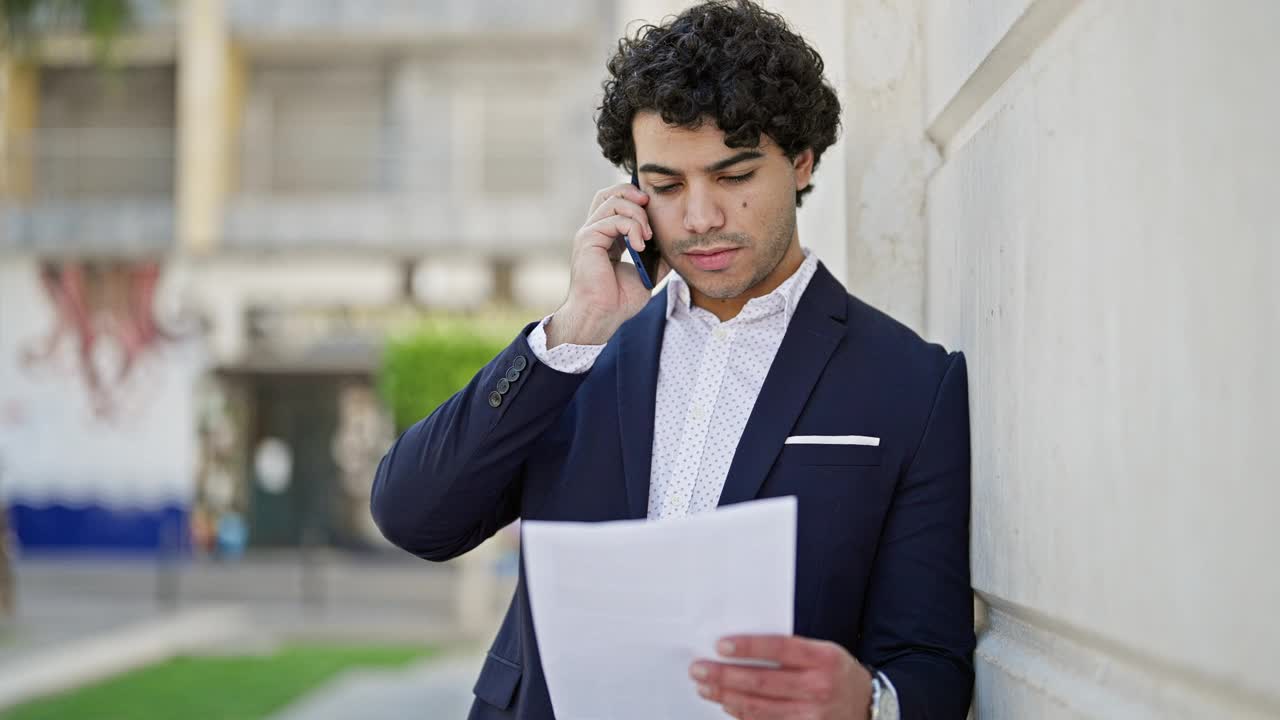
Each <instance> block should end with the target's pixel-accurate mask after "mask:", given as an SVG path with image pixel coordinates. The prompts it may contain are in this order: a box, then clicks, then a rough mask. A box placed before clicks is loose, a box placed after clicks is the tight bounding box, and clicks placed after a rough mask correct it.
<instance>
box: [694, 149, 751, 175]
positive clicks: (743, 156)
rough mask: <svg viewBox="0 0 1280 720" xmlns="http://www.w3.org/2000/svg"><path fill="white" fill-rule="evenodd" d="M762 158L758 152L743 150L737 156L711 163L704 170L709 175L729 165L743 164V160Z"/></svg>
mask: <svg viewBox="0 0 1280 720" xmlns="http://www.w3.org/2000/svg"><path fill="white" fill-rule="evenodd" d="M762 157H764V153H762V152H760V151H759V150H743V151H742V152H740V153H738V154H737V155H732V156H730V157H727V158H725V159H723V160H721V161H720V162H715V163H712V164H710V165H708V166H707V167H706V168H705V169H706V171H707V172H709V173H713V172H718V171H720V170H723V169H725V168H727V167H729V166H730V165H737V164H738V163H740V162H743V161H744V160H755V159H756V158H762Z"/></svg>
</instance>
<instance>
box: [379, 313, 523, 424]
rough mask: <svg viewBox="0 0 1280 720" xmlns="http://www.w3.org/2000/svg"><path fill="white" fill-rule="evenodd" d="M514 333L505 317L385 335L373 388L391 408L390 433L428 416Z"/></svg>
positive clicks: (430, 324) (434, 324)
mask: <svg viewBox="0 0 1280 720" xmlns="http://www.w3.org/2000/svg"><path fill="white" fill-rule="evenodd" d="M517 331H518V325H514V326H513V325H512V324H511V323H510V322H509V321H497V322H494V321H489V322H483V321H466V320H434V321H430V322H427V323H423V324H422V325H421V326H420V327H418V328H417V329H416V330H414V331H413V332H411V333H409V334H406V335H403V336H400V337H395V338H391V339H389V340H388V341H387V345H386V347H385V348H384V350H383V355H382V368H381V370H380V371H379V375H378V391H379V392H380V393H381V394H382V398H383V401H384V402H386V404H387V407H389V408H391V410H392V414H393V417H394V418H395V423H396V432H404V430H405V429H406V428H408V427H409V426H410V425H413V424H414V423H415V422H417V421H419V420H421V419H422V418H424V417H426V416H427V415H430V414H431V411H433V410H435V409H436V408H437V407H439V406H440V404H441V403H443V402H444V401H445V400H448V399H449V398H450V397H451V396H452V395H453V394H454V393H456V392H458V390H461V389H462V388H463V387H464V386H466V384H467V383H469V382H471V378H472V377H474V376H475V374H476V373H477V372H478V371H479V370H480V368H482V367H484V366H485V365H486V364H488V362H489V361H490V360H492V359H493V358H494V357H496V356H497V354H498V353H499V352H501V351H502V349H503V348H505V347H506V346H507V345H508V344H509V343H510V342H511V339H512V338H514V337H515V335H516V332H517Z"/></svg>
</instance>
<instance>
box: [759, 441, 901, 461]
mask: <svg viewBox="0 0 1280 720" xmlns="http://www.w3.org/2000/svg"><path fill="white" fill-rule="evenodd" d="M883 451H884V448H882V447H880V446H879V445H876V446H870V445H825V444H818V443H801V444H788V445H784V446H783V447H782V454H781V455H780V456H779V457H778V462H779V464H783V463H785V464H794V465H815V466H831V465H835V466H842V465H852V466H874V465H879V464H880V459H881V456H882V455H883Z"/></svg>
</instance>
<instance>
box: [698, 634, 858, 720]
mask: <svg viewBox="0 0 1280 720" xmlns="http://www.w3.org/2000/svg"><path fill="white" fill-rule="evenodd" d="M716 650H717V651H718V652H719V653H720V654H721V655H722V656H724V657H729V658H735V659H747V658H751V659H756V660H769V661H772V662H774V663H776V664H777V665H778V667H777V668H776V669H775V668H760V667H743V666H741V665H733V664H728V663H722V662H715V661H711V660H698V661H697V662H695V663H694V664H693V665H692V666H691V667H690V668H689V675H690V677H692V678H693V679H694V681H696V682H697V683H698V694H699V695H701V696H702V697H704V698H706V699H707V700H710V701H711V702H715V703H719V704H720V705H722V706H723V707H724V710H725V712H727V713H729V714H730V715H731V716H733V717H735V718H738V719H739V720H792V719H795V720H799V719H800V718H804V719H805V720H865V719H866V718H867V717H868V716H869V714H870V708H871V673H869V672H868V671H867V669H866V668H865V667H863V666H862V663H860V662H858V661H857V660H856V659H854V657H853V656H852V655H850V654H849V652H848V651H847V650H845V649H844V648H843V647H841V646H839V645H837V644H835V643H832V642H826V641H825V640H810V639H809V638H802V637H795V636H792V635H735V636H733V637H727V638H724V639H722V640H721V641H720V643H719V644H718V645H717V646H716Z"/></svg>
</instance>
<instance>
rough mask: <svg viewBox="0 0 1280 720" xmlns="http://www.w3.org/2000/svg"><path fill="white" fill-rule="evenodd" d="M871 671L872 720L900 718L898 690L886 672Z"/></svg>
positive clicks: (896, 719)
mask: <svg viewBox="0 0 1280 720" xmlns="http://www.w3.org/2000/svg"><path fill="white" fill-rule="evenodd" d="M867 669H868V670H870V671H871V720H898V717H899V715H898V691H897V690H895V689H894V687H893V683H891V682H889V678H888V677H886V676H885V674H884V673H882V672H880V671H879V670H876V669H875V668H870V667H869V668H867Z"/></svg>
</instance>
